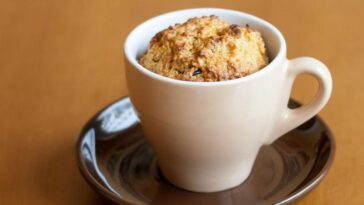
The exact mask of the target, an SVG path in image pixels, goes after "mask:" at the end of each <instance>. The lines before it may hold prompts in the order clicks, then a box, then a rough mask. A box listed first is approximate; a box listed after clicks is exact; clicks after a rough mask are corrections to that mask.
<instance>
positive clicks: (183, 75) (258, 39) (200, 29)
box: [139, 15, 268, 82]
mask: <svg viewBox="0 0 364 205" xmlns="http://www.w3.org/2000/svg"><path fill="white" fill-rule="evenodd" d="M139 63H140V64H141V65H142V66H144V67H145V68H147V69H149V70H151V71H153V72H155V73H157V74H160V75H163V76H166V77H169V78H174V79H178V80H185V81H200V82H212V81H224V80H231V79H236V78H241V77H244V76H246V75H249V74H251V73H254V72H256V71H258V70H259V69H261V68H263V67H264V66H266V65H267V64H268V55H267V52H266V49H265V44H264V41H263V38H262V36H261V34H260V32H258V31H256V30H254V29H252V28H250V27H249V25H246V26H239V25H236V24H232V25H230V24H228V23H226V22H224V21H222V20H220V19H219V18H218V17H217V16H214V15H211V16H202V17H195V18H191V19H189V20H187V22H185V23H183V24H176V25H174V26H170V27H168V28H167V29H165V30H163V31H160V32H158V33H157V34H156V35H155V36H154V37H153V38H152V40H151V41H150V44H149V47H148V51H147V52H146V53H145V54H144V55H143V56H141V58H140V59H139Z"/></svg>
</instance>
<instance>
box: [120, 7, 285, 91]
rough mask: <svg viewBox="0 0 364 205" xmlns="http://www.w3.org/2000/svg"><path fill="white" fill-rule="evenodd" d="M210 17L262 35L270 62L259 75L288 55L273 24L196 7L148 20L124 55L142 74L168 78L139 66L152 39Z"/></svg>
mask: <svg viewBox="0 0 364 205" xmlns="http://www.w3.org/2000/svg"><path fill="white" fill-rule="evenodd" d="M209 15H216V16H218V17H219V18H220V19H221V20H223V21H226V22H228V23H230V24H237V25H246V24H248V25H249V27H250V28H253V29H255V30H258V31H259V32H261V34H262V37H263V39H264V41H265V43H266V48H267V51H268V55H269V58H270V63H269V64H268V65H267V66H266V67H265V68H264V69H262V70H260V71H259V72H256V73H260V72H262V71H264V70H265V69H269V68H268V67H272V66H269V65H271V64H273V63H274V62H275V61H277V59H278V58H281V57H282V58H283V57H284V56H285V51H286V43H285V40H284V38H283V36H282V34H281V33H280V32H279V30H278V29H277V28H275V27H274V26H273V25H272V24H270V23H268V22H266V21H264V20H262V19H260V18H258V17H255V16H253V15H250V14H246V13H243V12H239V11H234V10H227V9H217V8H197V9H187V10H180V11H174V12H170V13H166V14H162V15H160V16H157V17H154V18H151V19H149V20H147V21H145V22H144V23H142V24H140V25H139V26H138V27H136V28H135V29H134V30H133V31H132V32H131V33H130V34H129V36H128V37H127V39H126V41H125V46H124V52H125V56H126V57H127V59H128V60H129V62H130V63H132V64H133V65H134V67H135V68H137V69H139V70H141V71H142V72H147V73H148V74H149V75H153V76H154V77H157V76H158V77H157V78H159V77H161V78H167V77H163V76H160V75H158V74H155V73H153V72H151V71H149V70H148V69H145V68H144V67H143V66H141V65H140V64H139V63H138V59H139V57H140V56H141V55H142V54H144V53H145V52H146V51H147V48H148V45H149V42H150V40H151V39H152V38H153V36H154V35H155V34H156V33H158V32H159V31H161V30H164V29H166V28H167V27H168V26H171V25H174V24H176V23H184V22H186V21H187V20H188V19H189V18H192V17H199V16H209ZM256 73H253V74H251V75H249V76H252V75H255V74H256ZM249 76H246V77H244V78H247V77H249ZM244 78H240V79H244ZM170 80H174V81H180V80H175V79H170ZM236 80H239V79H236ZM229 81H235V80H229ZM229 81H221V82H219V83H223V82H229ZM183 82H185V81H183ZM186 83H191V82H186ZM192 83H197V82H192ZM210 83H211V82H209V83H208V84H210ZM215 83H216V82H215ZM205 84H206V83H205Z"/></svg>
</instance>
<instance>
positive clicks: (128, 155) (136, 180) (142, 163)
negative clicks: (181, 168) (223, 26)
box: [77, 98, 335, 205]
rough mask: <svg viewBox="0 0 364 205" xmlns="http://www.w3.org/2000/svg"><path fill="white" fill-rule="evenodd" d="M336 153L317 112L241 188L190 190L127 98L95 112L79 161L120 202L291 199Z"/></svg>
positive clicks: (260, 160) (216, 204)
mask: <svg viewBox="0 0 364 205" xmlns="http://www.w3.org/2000/svg"><path fill="white" fill-rule="evenodd" d="M292 105H293V107H296V105H297V104H292ZM334 152H335V142H334V138H333V136H332V134H331V132H330V131H329V129H328V127H326V125H325V124H324V123H323V122H322V121H321V120H320V119H319V118H318V117H313V118H311V119H310V120H309V121H307V122H306V123H305V124H303V125H301V126H300V127H298V128H297V129H294V130H292V131H290V132H289V133H287V134H286V135H284V136H283V137H281V138H280V139H278V140H277V141H276V142H274V143H273V144H271V145H269V146H263V147H262V148H261V149H260V151H259V154H258V157H257V159H256V161H255V164H254V167H253V169H252V172H251V174H250V176H249V178H248V179H247V180H246V181H245V182H244V183H243V184H241V185H239V186H238V187H236V188H233V189H229V190H225V191H222V192H215V193H208V194H203V193H194V192H189V191H185V190H182V189H179V188H177V187H175V186H173V185H172V184H170V183H169V182H168V181H167V180H166V179H165V178H164V177H163V175H162V173H161V172H160V171H159V166H158V162H157V160H156V156H155V154H154V151H153V149H152V147H151V146H150V145H149V144H148V142H147V140H146V138H145V137H144V134H143V132H142V130H141V127H140V122H139V119H138V117H137V116H136V113H135V111H134V108H133V106H132V105H131V103H130V100H129V99H128V98H124V99H122V100H120V101H117V102H115V103H114V104H112V105H110V106H108V107H107V108H106V109H104V110H103V111H101V112H100V113H98V114H97V115H96V116H95V117H93V118H92V119H91V120H90V121H89V122H88V123H87V125H86V126H85V127H84V129H83V131H82V133H81V135H80V138H79V141H78V144H77V160H78V165H79V168H80V170H81V173H82V174H83V176H84V177H85V179H86V181H87V182H88V183H89V184H90V185H91V186H92V187H93V188H94V189H95V190H96V191H97V192H98V193H101V194H102V195H104V196H105V197H107V198H108V199H110V200H111V201H113V202H115V203H118V204H138V205H150V204H153V205H170V204H174V205H186V204H188V205H201V204H209V205H242V204H254V205H259V204H267V205H271V204H287V203H291V202H293V201H296V200H297V199H298V198H300V197H302V196H304V195H305V194H306V193H308V192H309V191H310V190H311V189H312V188H313V187H315V186H316V185H317V184H318V183H319V182H320V181H321V180H322V179H323V177H324V176H325V175H326V174H327V171H328V169H329V167H330V165H331V163H332V160H333V157H334Z"/></svg>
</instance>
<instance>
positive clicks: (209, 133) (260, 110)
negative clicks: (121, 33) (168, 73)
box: [124, 8, 332, 192]
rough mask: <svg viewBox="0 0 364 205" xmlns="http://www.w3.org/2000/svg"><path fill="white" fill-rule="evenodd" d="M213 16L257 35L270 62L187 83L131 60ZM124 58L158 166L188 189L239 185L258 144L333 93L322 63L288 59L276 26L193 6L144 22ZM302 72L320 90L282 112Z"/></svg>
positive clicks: (128, 43)
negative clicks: (165, 34) (234, 75)
mask: <svg viewBox="0 0 364 205" xmlns="http://www.w3.org/2000/svg"><path fill="white" fill-rule="evenodd" d="M212 14H214V15H217V16H218V17H219V18H220V19H222V20H224V21H226V22H228V23H234V24H238V25H245V24H249V26H250V27H251V28H254V29H256V30H258V31H260V32H261V33H262V36H263V39H264V40H265V42H266V46H267V50H268V52H269V56H270V59H271V62H270V63H269V65H267V66H266V67H265V68H263V69H262V70H260V71H258V72H256V73H253V74H251V75H249V76H246V77H242V78H239V79H235V80H228V81H221V82H187V81H180V80H175V79H171V78H167V77H163V76H160V75H158V74H155V73H153V72H151V71H149V70H147V69H145V68H143V67H142V66H141V65H140V64H139V63H138V57H139V56H140V55H142V54H143V53H144V52H146V49H147V46H148V44H149V41H150V40H151V38H152V37H153V36H154V35H155V34H156V33H157V32H158V31H161V30H162V29H165V28H167V27H168V26H170V25H174V24H175V23H182V22H185V21H186V20H187V19H188V18H191V17H196V16H202V15H212ZM124 54H125V58H126V59H125V62H126V68H125V69H126V77H127V84H128V89H129V95H130V98H131V101H132V103H133V104H134V106H135V108H136V110H137V112H138V113H139V116H140V119H141V123H142V127H143V130H144V132H145V133H146V136H147V138H148V140H149V142H150V144H151V145H152V147H153V148H154V150H155V153H156V155H157V159H158V162H159V165H160V168H161V170H162V172H163V174H164V175H165V177H166V178H167V179H168V180H169V181H170V182H172V183H173V184H175V185H177V186H179V187H181V188H184V189H187V190H191V191H198V192H213V191H220V190H224V189H228V188H231V187H235V186H237V185H239V184H240V183H242V182H243V181H244V180H245V179H246V178H247V177H248V176H249V173H250V172H251V169H252V166H253V164H254V161H255V158H256V156H257V154H258V151H259V149H260V147H261V146H262V145H264V144H270V143H272V142H273V141H275V140H276V139H277V138H279V137H280V136H281V135H283V134H285V133H286V132H288V131H289V130H291V129H293V128H295V127H297V126H298V125H300V124H301V123H303V122H305V121H307V120H308V119H309V118H311V117H313V116H314V115H315V114H317V113H318V112H319V111H320V110H321V109H322V108H323V106H324V105H325V104H326V102H327V101H328V99H329V97H330V95H331V90H332V80H331V75H330V72H329V71H328V69H327V68H326V66H325V65H324V64H322V63H321V62H319V61H318V60H316V59H313V58H309V57H301V58H296V59H293V60H287V58H286V42H285V40H284V38H283V36H282V34H281V33H280V32H279V31H278V29H277V28H275V27H274V26H273V25H271V24H270V23H268V22H266V21H264V20H262V19H260V18H257V17H255V16H252V15H249V14H246V13H242V12H238V11H232V10H226V9H216V8H198V9H188V10H181V11H176V12H171V13H167V14H163V15H161V16H157V17H155V18H152V19H149V20H147V21H145V22H144V23H142V24H141V25H139V26H138V27H136V28H135V29H134V30H133V31H132V32H131V33H130V34H129V36H128V37H127V39H126V41H125V47H124ZM302 73H307V74H310V75H312V76H314V77H315V78H316V79H317V80H318V82H319V90H318V92H317V94H316V95H315V97H314V98H313V99H312V100H311V102H310V103H308V104H306V105H304V106H302V107H300V108H297V109H289V108H288V107H287V103H288V100H289V96H290V92H291V88H292V85H293V81H294V80H295V78H296V77H297V76H298V75H300V74H302ZM267 171H269V170H267Z"/></svg>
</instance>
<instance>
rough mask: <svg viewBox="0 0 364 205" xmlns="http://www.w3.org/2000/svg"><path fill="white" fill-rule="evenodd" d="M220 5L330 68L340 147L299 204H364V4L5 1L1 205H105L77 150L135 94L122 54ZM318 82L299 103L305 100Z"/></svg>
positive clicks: (329, 110) (305, 88) (301, 89)
mask: <svg viewBox="0 0 364 205" xmlns="http://www.w3.org/2000/svg"><path fill="white" fill-rule="evenodd" d="M201 6H213V7H224V8H231V9H236V10H241V11H245V12H248V13H252V14H254V15H257V16H260V17H262V18H264V19H266V20H268V21H270V22H272V23H273V24H274V25H276V26H277V27H278V28H279V29H280V30H281V31H282V33H283V34H284V35H285V37H286V40H287V44H288V57H289V58H294V57H297V56H302V55H309V56H314V57H317V58H318V59H321V60H322V61H323V62H324V63H326V64H327V65H328V67H329V68H330V70H331V72H332V75H333V80H334V92H333V96H332V98H331V101H330V102H329V104H328V105H327V106H326V108H325V109H324V110H323V111H322V112H321V114H320V115H321V116H322V117H323V119H324V120H325V121H326V122H327V123H328V124H329V125H330V126H331V127H332V131H333V133H334V134H335V136H336V139H337V155H336V158H335V161H334V164H333V167H332V169H331V170H330V172H329V175H328V176H327V177H326V178H325V180H324V181H323V182H322V184H320V185H319V187H318V188H316V189H315V190H314V191H313V192H312V193H311V194H310V195H309V196H308V197H307V198H305V199H304V200H303V201H302V202H300V203H299V204H300V205H316V204H317V205H318V204H320V205H324V204H328V205H341V204H364V174H363V173H364V159H363V158H364V148H363V144H364V143H363V142H364V138H363V136H362V135H363V132H364V115H363V106H364V91H363V88H364V61H363V60H364V43H363V38H364V26H363V25H364V22H363V20H364V14H363V8H364V3H362V1H360V0H350V1H349V0H348V1H330V0H319V1H315V0H311V1H303V0H302V1H288V0H287V1H283V0H269V1H263V0H256V1H243V0H241V1H232V0H223V1H221V0H215V1H194V0H184V1H182V0H174V1H172V0H158V1H140V0H130V1H121V0H109V1H92V0H88V1H81V0H79V1H75V0H62V1H49V0H36V1H16V0H1V1H0V204H62V205H64V204H75V205H76V204H77V205H81V204H85V205H86V204H102V202H101V201H100V198H99V197H98V196H97V194H96V193H94V192H93V191H92V190H91V189H90V188H89V187H88V186H87V184H86V182H85V181H84V180H83V178H82V177H81V175H80V174H79V172H78V170H77V167H76V162H75V153H74V146H75V142H76V139H77V136H78V134H79V131H80V129H81V127H82V126H83V124H84V123H85V121H86V120H87V119H89V117H90V116H92V115H93V114H94V113H95V112H96V111H97V110H99V109H100V108H102V107H103V106H104V105H106V104H108V103H110V102H111V101H113V100H115V99H117V98H120V97H121V96H125V95H127V89H126V84H125V77H124V71H123V69H124V66H123V57H122V51H121V46H122V42H123V41H124V39H125V37H126V35H127V33H128V32H129V31H130V30H131V29H132V28H133V27H134V26H136V25H137V24H138V23H140V22H142V21H143V20H145V19H147V18H149V17H152V16H154V15H158V14H160V13H163V12H166V11H171V10H176V9H182V8H191V7H201ZM314 88H315V81H314V80H312V79H311V78H309V77H301V78H300V79H299V80H298V83H296V86H295V90H294V94H293V96H294V97H295V98H297V99H299V100H301V101H307V100H309V99H310V97H311V96H312V95H313V93H314Z"/></svg>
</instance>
